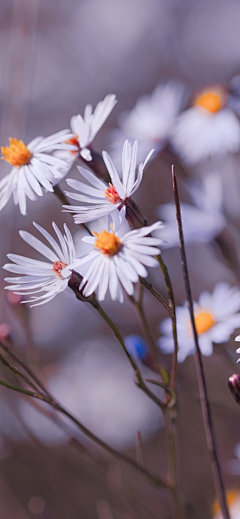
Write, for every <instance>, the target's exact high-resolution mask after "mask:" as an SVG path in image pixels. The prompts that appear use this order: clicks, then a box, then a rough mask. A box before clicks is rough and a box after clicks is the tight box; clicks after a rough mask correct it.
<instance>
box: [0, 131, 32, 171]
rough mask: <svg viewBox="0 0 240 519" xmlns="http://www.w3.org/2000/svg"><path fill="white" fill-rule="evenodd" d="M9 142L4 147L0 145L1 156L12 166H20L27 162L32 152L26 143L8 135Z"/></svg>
mask: <svg viewBox="0 0 240 519" xmlns="http://www.w3.org/2000/svg"><path fill="white" fill-rule="evenodd" d="M9 142H10V144H9V146H7V147H6V148H4V147H3V146H2V147H1V152H2V155H3V157H1V158H2V159H3V160H6V161H7V162H9V163H10V164H12V166H17V167H20V166H24V165H25V164H29V162H30V159H31V156H32V154H31V152H30V151H29V150H28V149H27V146H26V144H24V142H23V141H19V140H18V139H12V137H10V139H9ZM4 155H5V156H4Z"/></svg>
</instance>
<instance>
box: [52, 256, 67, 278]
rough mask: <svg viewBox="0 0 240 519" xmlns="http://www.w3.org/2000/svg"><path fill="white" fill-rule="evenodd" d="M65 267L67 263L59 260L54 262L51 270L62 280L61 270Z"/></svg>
mask: <svg viewBox="0 0 240 519" xmlns="http://www.w3.org/2000/svg"><path fill="white" fill-rule="evenodd" d="M65 267H67V263H64V262H63V261H60V260H59V261H55V262H54V264H53V268H52V270H53V272H55V274H57V276H59V277H60V278H62V270H63V269H65Z"/></svg>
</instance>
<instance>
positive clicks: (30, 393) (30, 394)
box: [0, 380, 38, 398]
mask: <svg viewBox="0 0 240 519" xmlns="http://www.w3.org/2000/svg"><path fill="white" fill-rule="evenodd" d="M0 385H1V386H5V387H7V388H8V389H12V390H13V391H17V392H18V393H23V394H24V395H28V396H33V397H34V398H38V396H37V394H36V393H33V391H28V389H23V388H22V387H19V386H14V385H13V384H10V383H9V382H6V381H5V380H0Z"/></svg>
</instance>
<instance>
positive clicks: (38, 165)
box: [0, 130, 75, 215]
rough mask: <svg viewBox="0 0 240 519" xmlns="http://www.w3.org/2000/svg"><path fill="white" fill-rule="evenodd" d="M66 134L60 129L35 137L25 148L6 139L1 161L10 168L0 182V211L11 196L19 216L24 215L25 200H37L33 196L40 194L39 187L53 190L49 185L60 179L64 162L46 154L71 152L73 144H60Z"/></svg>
mask: <svg viewBox="0 0 240 519" xmlns="http://www.w3.org/2000/svg"><path fill="white" fill-rule="evenodd" d="M69 135H70V134H69V131H68V130H63V131H61V132H58V133H55V134H54V135H51V136H50V137H46V138H43V137H36V138H35V139H33V140H32V141H31V142H30V143H29V144H28V145H27V146H26V144H24V142H23V141H19V140H18V139H12V138H10V139H9V141H10V144H9V146H7V147H6V148H4V147H2V148H1V151H2V159H4V160H6V161H7V162H9V164H11V165H12V166H13V168H12V170H11V171H10V173H9V174H8V175H6V176H5V177H4V178H3V179H2V180H1V181H0V210H1V209H2V208H3V207H4V206H5V205H6V204H7V202H8V200H9V198H10V197H11V195H13V201H14V204H15V205H17V204H18V205H19V209H20V211H21V213H22V214H23V215H25V214H26V197H28V198H30V200H37V196H42V194H43V192H42V187H44V188H45V189H46V190H47V191H53V187H52V184H54V182H55V183H56V179H57V180H58V181H59V179H61V178H62V176H63V171H65V169H66V163H65V162H64V161H63V160H62V159H60V158H58V157H53V156H52V155H49V153H50V152H52V151H54V150H57V149H59V150H69V149H70V150H71V149H72V150H73V149H75V146H74V145H71V144H66V143H64V142H63V141H64V140H65V141H66V140H67V139H68V138H69ZM67 153H69V151H68V152H67ZM61 169H62V171H61Z"/></svg>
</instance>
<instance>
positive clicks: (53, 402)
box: [0, 356, 171, 490]
mask: <svg viewBox="0 0 240 519" xmlns="http://www.w3.org/2000/svg"><path fill="white" fill-rule="evenodd" d="M1 357H2V356H1ZM2 359H3V360H4V361H5V363H4V365H5V366H6V367H10V368H11V371H13V372H14V374H15V375H16V376H17V377H19V378H21V379H22V380H24V379H25V376H24V375H23V374H22V373H21V372H20V371H18V370H17V369H15V368H14V366H11V365H10V364H9V363H8V362H7V361H6V360H5V359H4V357H2ZM2 359H1V360H2ZM17 360H18V359H17ZM19 363H21V361H19ZM0 385H2V386H5V387H7V388H8V389H11V390H13V391H17V392H19V393H23V394H24V395H27V396H31V397H33V398H36V399H37V400H40V401H42V402H45V403H46V404H48V405H50V406H52V407H53V408H54V409H55V410H56V411H59V412H60V413H61V414H63V415H65V416H66V417H67V418H69V420H71V421H72V422H73V423H74V424H75V425H76V426H77V427H78V428H79V429H80V430H81V431H82V432H83V433H84V434H85V435H86V436H88V438H90V439H91V440H92V441H94V442H95V443H96V444H97V445H99V446H100V447H102V448H103V449H104V450H105V451H107V452H108V453H109V454H111V455H113V456H114V457H115V458H117V459H119V460H121V461H124V462H127V463H128V464H129V465H131V466H132V467H133V468H135V469H137V470H138V471H140V472H142V473H143V474H144V475H145V476H146V477H147V478H148V479H149V480H150V481H151V482H152V483H154V484H156V485H157V486H160V487H163V488H166V489H169V490H171V484H168V483H167V482H165V481H164V480H163V479H161V478H159V477H158V476H155V475H154V474H152V473H150V472H148V471H147V470H145V469H143V468H141V467H140V466H139V465H138V463H137V462H136V461H134V460H132V459H131V458H129V457H128V456H125V455H124V454H121V453H120V452H118V451H116V450H115V449H113V448H112V447H110V445H108V444H107V443H105V442H104V441H102V440H101V439H100V438H98V437H97V436H96V435H95V434H93V433H92V432H91V431H90V430H89V429H87V427H85V426H84V425H83V424H82V423H81V422H80V421H79V420H78V419H77V418H76V417H75V416H73V415H72V414H71V413H70V412H69V411H68V410H67V409H66V408H65V407H63V406H62V405H61V404H59V403H58V402H57V401H56V400H55V399H54V398H52V397H50V396H48V394H47V391H46V390H45V388H44V386H43V384H42V383H41V385H42V387H43V388H44V392H41V391H39V390H37V391H36V392H33V391H29V390H27V389H25V388H21V387H18V386H15V385H13V384H10V383H8V382H5V381H2V380H0Z"/></svg>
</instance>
